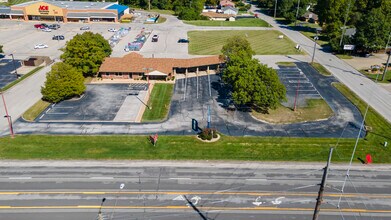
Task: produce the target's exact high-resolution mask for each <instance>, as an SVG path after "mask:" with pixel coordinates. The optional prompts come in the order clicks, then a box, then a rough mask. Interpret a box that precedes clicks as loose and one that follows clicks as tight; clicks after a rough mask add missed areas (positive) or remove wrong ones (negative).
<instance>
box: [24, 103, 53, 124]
mask: <svg viewBox="0 0 391 220" xmlns="http://www.w3.org/2000/svg"><path fill="white" fill-rule="evenodd" d="M49 105H50V102H46V101H43V100H41V99H40V100H39V101H38V102H36V103H35V104H34V105H33V106H31V107H30V108H29V109H28V110H27V111H26V112H25V113H24V114H23V118H24V119H25V120H27V121H34V120H35V119H36V118H37V117H38V115H39V114H41V113H42V112H43V111H44V110H45V109H46V108H47V107H49Z"/></svg>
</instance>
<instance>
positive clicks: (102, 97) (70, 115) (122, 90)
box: [36, 84, 146, 122]
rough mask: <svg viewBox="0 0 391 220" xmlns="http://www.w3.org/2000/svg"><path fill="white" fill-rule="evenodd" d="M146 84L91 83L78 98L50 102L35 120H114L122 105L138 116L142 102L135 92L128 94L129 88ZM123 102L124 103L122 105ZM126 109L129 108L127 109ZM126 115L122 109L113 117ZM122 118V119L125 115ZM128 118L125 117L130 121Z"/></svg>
mask: <svg viewBox="0 0 391 220" xmlns="http://www.w3.org/2000/svg"><path fill="white" fill-rule="evenodd" d="M144 88H145V87H143V88H141V89H140V88H139V87H130V86H129V84H96V85H95V84H94V85H92V84H90V85H87V90H86V93H85V95H84V96H83V97H82V98H80V99H77V100H67V101H62V102H60V103H57V104H53V105H51V106H49V108H48V109H46V110H45V111H44V112H43V113H42V114H41V115H40V116H38V118H37V119H36V121H39V122H45V121H52V122H59V121H81V122H85V121H104V122H107V121H113V120H115V118H116V116H117V114H118V112H120V111H121V108H125V110H126V109H127V108H128V107H129V106H130V107H131V109H130V113H131V115H133V117H136V116H137V113H138V108H139V107H140V106H141V105H142V103H141V101H140V100H138V99H137V95H129V93H131V92H132V91H135V90H136V91H139V92H138V93H137V94H139V93H140V92H141V91H144V93H142V94H144V95H145V93H146V92H145V90H144ZM124 103H125V105H126V106H124ZM128 110H129V109H128ZM127 116H128V115H127V114H126V112H125V113H121V116H120V117H119V118H118V117H117V119H116V121H123V120H125V119H127V118H126V117H127ZM124 118H125V119H124ZM129 120H131V119H129V118H128V119H127V121H129Z"/></svg>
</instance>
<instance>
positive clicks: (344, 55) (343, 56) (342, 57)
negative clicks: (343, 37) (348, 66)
mask: <svg viewBox="0 0 391 220" xmlns="http://www.w3.org/2000/svg"><path fill="white" fill-rule="evenodd" d="M335 56H337V57H338V58H339V59H345V60H350V59H353V57H352V56H351V55H347V54H336V55H335Z"/></svg>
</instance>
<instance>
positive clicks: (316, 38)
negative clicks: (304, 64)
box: [311, 30, 319, 63]
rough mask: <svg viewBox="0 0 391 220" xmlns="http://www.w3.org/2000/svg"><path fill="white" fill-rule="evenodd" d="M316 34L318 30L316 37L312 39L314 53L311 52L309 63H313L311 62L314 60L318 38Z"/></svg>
mask: <svg viewBox="0 0 391 220" xmlns="http://www.w3.org/2000/svg"><path fill="white" fill-rule="evenodd" d="M318 33H319V31H318V30H316V35H315V37H314V51H313V53H312V59H311V63H313V62H314V59H315V52H316V41H317V40H318V39H319V37H318Z"/></svg>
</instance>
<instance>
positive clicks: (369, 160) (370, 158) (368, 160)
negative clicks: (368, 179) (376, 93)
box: [366, 154, 372, 164]
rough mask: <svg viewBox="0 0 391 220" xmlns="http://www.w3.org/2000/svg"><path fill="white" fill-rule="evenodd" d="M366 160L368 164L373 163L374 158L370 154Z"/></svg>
mask: <svg viewBox="0 0 391 220" xmlns="http://www.w3.org/2000/svg"><path fill="white" fill-rule="evenodd" d="M366 159H367V164H371V163H372V156H371V155H370V154H367V156H366Z"/></svg>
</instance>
